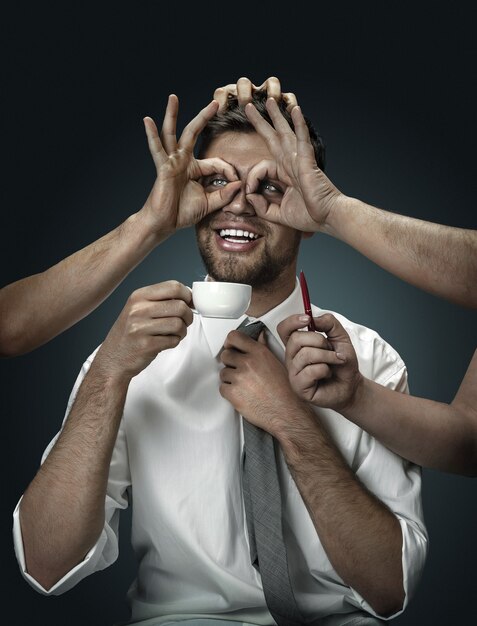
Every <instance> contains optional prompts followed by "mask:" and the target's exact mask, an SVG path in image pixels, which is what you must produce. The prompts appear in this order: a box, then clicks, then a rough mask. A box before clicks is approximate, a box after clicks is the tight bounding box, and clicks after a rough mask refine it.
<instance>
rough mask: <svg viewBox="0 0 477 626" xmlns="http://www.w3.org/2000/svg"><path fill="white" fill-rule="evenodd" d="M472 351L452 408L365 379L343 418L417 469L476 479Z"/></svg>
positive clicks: (476, 370)
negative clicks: (435, 470) (462, 475)
mask: <svg viewBox="0 0 477 626" xmlns="http://www.w3.org/2000/svg"><path fill="white" fill-rule="evenodd" d="M476 380H477V352H476V354H474V358H473V361H472V363H471V365H470V366H469V369H468V371H467V374H466V376H465V378H464V380H463V382H462V385H461V387H460V389H459V392H458V393H457V395H456V397H455V399H454V401H453V403H452V404H451V405H449V404H445V403H442V402H435V401H433V400H427V399H425V398H416V397H414V396H410V395H408V394H404V393H399V392H397V391H393V390H391V389H387V388H386V387H383V386H382V385H379V384H378V383H375V382H373V381H371V380H368V379H366V378H364V379H363V380H362V384H361V385H360V386H359V387H358V391H357V393H356V396H355V398H354V400H353V402H352V403H351V404H350V405H349V406H347V407H344V408H343V409H342V411H341V412H342V413H343V415H344V416H345V417H346V418H348V419H349V420H350V421H352V422H354V423H355V424H357V425H358V426H360V427H361V428H363V429H364V430H366V431H367V432H369V433H370V434H371V435H373V437H376V438H377V439H379V441H381V442H382V443H383V444H384V445H385V446H387V447H388V448H389V449H391V450H393V451H394V452H396V453H397V454H399V455H400V456H403V457H405V458H407V459H409V460H410V461H413V462H414V463H417V464H418V465H424V466H426V467H431V468H433V469H438V470H442V471H445V472H455V473H457V474H465V475H469V476H475V475H476V474H477V410H476V408H475V407H476V404H477V386H476V384H475V382H476Z"/></svg>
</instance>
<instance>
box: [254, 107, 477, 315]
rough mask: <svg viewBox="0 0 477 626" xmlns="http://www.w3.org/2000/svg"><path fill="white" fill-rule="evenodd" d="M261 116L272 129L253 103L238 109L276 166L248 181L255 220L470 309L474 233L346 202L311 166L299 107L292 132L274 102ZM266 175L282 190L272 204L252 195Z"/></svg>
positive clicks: (476, 277) (476, 259)
mask: <svg viewBox="0 0 477 626" xmlns="http://www.w3.org/2000/svg"><path fill="white" fill-rule="evenodd" d="M267 110H268V112H269V114H270V118H271V120H272V124H269V123H268V122H266V121H265V120H264V119H263V118H262V117H261V116H260V114H259V113H258V112H257V111H256V109H255V107H254V106H253V105H252V104H247V105H246V107H245V112H246V114H247V116H248V118H249V120H250V122H251V123H252V124H253V126H254V128H255V130H256V131H257V133H259V134H260V136H261V137H262V138H263V139H264V141H265V142H266V143H267V146H268V148H269V150H270V152H271V153H272V155H273V156H274V158H275V161H276V163H275V165H274V167H273V171H271V166H270V164H269V162H266V161H263V162H262V163H258V164H257V165H255V166H254V167H253V168H252V169H251V170H250V172H249V174H248V194H249V195H248V196H247V199H248V200H249V201H250V202H251V203H252V204H253V206H254V208H255V211H256V212H257V214H258V215H260V217H263V218H265V219H268V220H270V221H272V222H278V223H281V224H285V225H287V226H290V227H292V228H296V229H298V230H301V231H304V232H316V231H322V232H325V233H327V234H329V235H332V236H333V237H336V238H338V239H341V240H342V241H344V242H345V243H347V244H349V245H350V246H352V247H353V248H355V249H356V250H358V251H359V252H361V253H362V254H364V255H365V256H367V257H368V258H369V259H371V260H372V261H373V262H374V263H377V264H378V265H380V266H381V267H383V268H384V269H385V270H387V271H389V272H391V273H393V274H395V275H396V276H398V277H399V278H402V279H403V280H405V281H407V282H409V283H411V284H412V285H415V286H416V287H420V288H421V289H424V290H425V291H428V292H430V293H432V294H434V295H437V296H441V297H442V298H446V299H448V300H451V301H452V302H455V303H457V304H461V305H463V306H467V307H473V308H476V307H477V289H475V285H476V284H477V231H475V230H470V229H463V228H454V227H451V226H444V225H441V224H434V223H432V222H426V221H423V220H418V219H414V218H411V217H406V216H403V215H398V214H395V213H390V212H388V211H384V210H382V209H378V208H376V207H373V206H371V205H369V204H366V203H365V202H362V201H361V200H358V199H355V198H350V197H348V196H345V195H344V194H343V193H341V191H339V190H338V189H337V188H336V187H335V186H334V185H333V183H332V182H331V180H330V179H329V178H328V177H327V176H326V175H325V174H324V172H323V171H322V170H321V169H320V168H319V167H318V165H317V163H316V155H315V153H314V150H313V147H312V144H311V141H310V135H309V132H308V129H307V126H306V123H305V119H304V117H303V114H302V112H301V110H300V108H299V107H298V106H295V107H294V108H293V109H292V112H291V116H292V120H293V124H294V129H293V130H292V128H291V127H290V125H289V123H288V122H287V121H286V119H285V118H284V116H283V114H282V113H281V112H280V110H279V107H278V105H277V102H276V101H275V99H272V98H270V99H269V100H268V102H267ZM271 175H273V176H274V177H275V178H278V179H279V180H281V181H282V182H283V183H284V185H285V187H286V190H285V193H284V195H283V197H282V199H281V202H280V203H279V204H278V203H273V202H270V203H268V202H267V201H266V200H265V199H264V198H263V197H261V196H260V194H258V193H257V190H258V189H259V188H260V183H261V181H262V180H264V179H265V178H266V177H270V176H271Z"/></svg>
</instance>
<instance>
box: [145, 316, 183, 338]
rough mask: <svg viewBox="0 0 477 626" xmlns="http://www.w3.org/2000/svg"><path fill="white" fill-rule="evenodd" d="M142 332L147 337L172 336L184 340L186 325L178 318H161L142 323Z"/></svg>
mask: <svg viewBox="0 0 477 626" xmlns="http://www.w3.org/2000/svg"><path fill="white" fill-rule="evenodd" d="M142 329H143V332H144V333H146V334H148V335H154V336H160V335H164V336H166V335H173V336H175V337H180V338H181V339H184V337H185V336H186V334H187V324H185V322H184V320H183V319H182V318H180V317H161V318H157V319H150V320H146V321H144V323H143V324H142Z"/></svg>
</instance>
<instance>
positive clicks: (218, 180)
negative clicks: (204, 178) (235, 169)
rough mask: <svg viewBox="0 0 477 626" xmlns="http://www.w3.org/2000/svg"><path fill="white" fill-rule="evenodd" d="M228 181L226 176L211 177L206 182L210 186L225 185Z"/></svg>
mask: <svg viewBox="0 0 477 626" xmlns="http://www.w3.org/2000/svg"><path fill="white" fill-rule="evenodd" d="M228 182H229V181H228V180H227V179H226V178H211V179H210V180H209V181H208V182H207V186H209V185H210V186H212V187H225V185H227V183H228Z"/></svg>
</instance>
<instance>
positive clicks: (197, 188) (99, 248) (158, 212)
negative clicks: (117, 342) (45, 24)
mask: <svg viewBox="0 0 477 626" xmlns="http://www.w3.org/2000/svg"><path fill="white" fill-rule="evenodd" d="M218 106H219V105H218V103H217V102H211V103H210V104H209V105H208V106H206V107H205V108H204V109H202V111H200V112H199V113H198V114H197V115H196V116H195V117H194V118H193V119H192V120H191V122H189V124H188V125H187V126H186V127H185V128H184V131H183V132H182V134H181V136H180V138H179V139H177V138H176V120H177V114H178V107H179V101H178V99H177V97H176V96H174V95H171V96H170V97H169V100H168V104H167V108H166V113H165V117H164V122H163V126H162V132H161V134H159V131H158V129H157V127H156V124H155V123H154V121H153V120H152V119H151V118H149V117H147V118H144V125H145V129H146V134H147V138H148V144H149V149H150V152H151V156H152V159H153V161H154V164H155V167H156V174H157V177H156V181H155V183H154V185H153V187H152V190H151V192H150V194H149V196H148V198H147V200H146V202H145V204H144V206H143V208H142V209H141V210H140V211H139V212H138V213H135V214H134V215H132V216H131V217H129V218H128V219H127V220H126V221H125V222H124V223H123V224H121V225H120V226H119V227H118V228H116V229H115V230H113V231H112V232H111V233H109V234H107V235H105V236H104V237H102V238H101V239H99V240H98V241H96V242H94V243H92V244H90V245H89V246H87V247H85V248H83V249H82V250H79V251H78V252H76V253H75V254H73V255H71V256H69V257H68V258H66V259H64V260H63V261H61V262H59V263H58V264H57V265H54V266H53V267H51V268H49V269H47V270H46V271H45V272H42V273H40V274H35V275H33V276H29V277H27V278H24V279H22V280H19V281H17V282H15V283H12V284H11V285H7V286H6V287H4V288H3V289H1V290H0V356H4V357H6V356H16V355H18V354H23V353H25V352H28V351H30V350H33V349H34V348H36V347H38V346H40V345H42V344H43V343H45V342H47V341H48V340H50V339H52V338H53V337H55V336H56V335H58V334H59V333H61V332H62V331H64V330H66V329H67V328H69V327H70V326H72V325H73V324H74V323H76V322H77V321H78V320H80V319H82V318H83V317H84V316H85V315H87V314H88V313H90V312H91V311H92V310H93V309H94V308H96V307H97V306H98V305H99V304H100V303H101V302H102V301H103V300H104V299H105V298H106V297H107V296H108V295H109V294H110V293H111V292H112V291H113V289H115V287H116V286H117V285H118V284H119V283H120V282H121V281H122V280H123V279H124V278H125V277H126V276H127V275H128V274H129V272H130V271H131V270H133V269H134V268H135V267H136V266H137V265H138V263H140V262H141V261H142V260H143V259H144V258H145V257H146V256H147V255H148V254H149V252H150V251H151V250H152V249H153V248H154V247H155V246H157V245H158V244H159V243H161V242H162V241H164V240H165V239H166V238H167V237H168V236H170V235H172V234H173V233H174V232H175V231H176V230H177V229H179V228H185V227H187V226H191V225H193V224H196V223H197V222H198V221H200V220H201V219H202V218H203V217H205V216H206V215H207V214H208V213H210V212H212V211H215V210H217V209H220V208H221V207H222V206H224V205H225V204H227V202H228V201H229V199H230V198H231V197H232V196H233V194H234V192H235V191H236V190H237V185H238V184H239V183H237V182H236V179H237V176H236V173H235V170H234V168H233V167H232V166H231V165H229V164H228V163H226V162H225V161H222V160H221V159H218V158H215V159H201V160H197V159H195V158H194V154H193V149H194V146H195V143H196V141H197V137H198V136H199V134H200V132H201V131H202V129H203V128H204V127H205V125H206V124H207V122H208V121H209V120H210V119H211V118H212V117H213V116H214V115H215V113H216V111H217V108H218ZM217 172H218V173H221V174H222V175H225V176H227V179H228V180H229V181H231V182H230V183H229V185H227V187H226V188H224V189H219V190H213V191H210V192H205V190H204V188H203V187H202V185H201V184H200V182H199V181H200V179H201V178H202V176H206V175H210V174H213V173H217ZM234 181H235V182H234Z"/></svg>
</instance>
